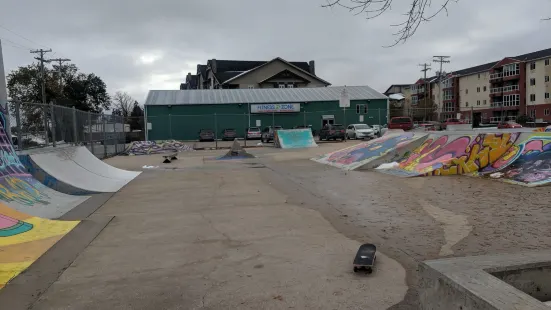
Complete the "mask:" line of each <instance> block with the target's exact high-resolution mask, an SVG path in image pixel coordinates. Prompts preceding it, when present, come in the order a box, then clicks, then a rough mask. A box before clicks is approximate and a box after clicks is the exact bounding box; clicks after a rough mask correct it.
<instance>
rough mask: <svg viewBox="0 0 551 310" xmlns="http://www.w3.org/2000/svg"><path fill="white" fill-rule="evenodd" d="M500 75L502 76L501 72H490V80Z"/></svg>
mask: <svg viewBox="0 0 551 310" xmlns="http://www.w3.org/2000/svg"><path fill="white" fill-rule="evenodd" d="M502 77H503V73H502V72H498V73H492V74H490V80H495V79H499V78H502Z"/></svg>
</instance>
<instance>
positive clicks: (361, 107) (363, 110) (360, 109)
mask: <svg viewBox="0 0 551 310" xmlns="http://www.w3.org/2000/svg"><path fill="white" fill-rule="evenodd" d="M356 114H367V105H365V104H357V105H356Z"/></svg>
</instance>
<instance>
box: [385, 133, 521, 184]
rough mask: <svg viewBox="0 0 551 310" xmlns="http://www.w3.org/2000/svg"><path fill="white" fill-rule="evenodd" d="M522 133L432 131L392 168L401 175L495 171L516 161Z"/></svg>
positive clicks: (392, 172) (393, 171)
mask: <svg viewBox="0 0 551 310" xmlns="http://www.w3.org/2000/svg"><path fill="white" fill-rule="evenodd" d="M519 136H520V133H484V134H451V133H444V134H442V133H440V134H437V133H435V134H430V135H429V136H428V137H427V139H426V140H425V141H424V142H423V143H422V144H421V145H420V146H419V147H418V148H416V149H414V150H413V151H412V152H411V153H410V154H409V155H408V156H407V157H405V158H404V159H402V160H401V161H399V162H398V163H397V166H395V167H394V168H392V169H384V170H379V171H380V172H383V173H388V174H394V175H400V176H421V175H455V174H468V173H481V174H484V173H491V172H495V171H497V170H499V169H502V168H503V167H506V166H508V165H509V164H511V163H512V161H514V156H511V154H512V153H514V152H515V150H516V147H515V142H516V141H517V139H518V138H519Z"/></svg>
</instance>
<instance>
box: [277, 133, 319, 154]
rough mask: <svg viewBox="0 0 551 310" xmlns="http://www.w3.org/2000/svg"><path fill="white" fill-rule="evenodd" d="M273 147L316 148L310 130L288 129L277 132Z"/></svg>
mask: <svg viewBox="0 0 551 310" xmlns="http://www.w3.org/2000/svg"><path fill="white" fill-rule="evenodd" d="M274 141H275V146H276V147H279V148H282V149H298V148H306V147H316V146H318V145H317V144H316V141H314V136H313V135H312V130H310V129H308V128H305V129H288V130H278V131H276V133H275V137H274Z"/></svg>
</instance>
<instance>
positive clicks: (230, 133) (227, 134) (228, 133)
mask: <svg viewBox="0 0 551 310" xmlns="http://www.w3.org/2000/svg"><path fill="white" fill-rule="evenodd" d="M235 138H237V131H235V129H232V128H228V129H224V130H222V141H233V140H235Z"/></svg>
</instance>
